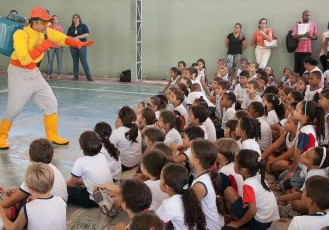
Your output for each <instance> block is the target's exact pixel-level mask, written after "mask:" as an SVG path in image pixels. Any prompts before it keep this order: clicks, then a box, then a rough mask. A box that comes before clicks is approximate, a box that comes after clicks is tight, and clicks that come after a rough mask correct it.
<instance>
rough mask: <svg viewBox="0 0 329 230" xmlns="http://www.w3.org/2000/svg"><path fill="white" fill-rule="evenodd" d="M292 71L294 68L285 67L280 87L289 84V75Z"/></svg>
mask: <svg viewBox="0 0 329 230" xmlns="http://www.w3.org/2000/svg"><path fill="white" fill-rule="evenodd" d="M291 72H292V69H291V68H287V67H286V68H284V70H283V77H282V78H281V80H280V85H279V87H280V88H284V87H287V86H288V84H289V76H290V74H291Z"/></svg>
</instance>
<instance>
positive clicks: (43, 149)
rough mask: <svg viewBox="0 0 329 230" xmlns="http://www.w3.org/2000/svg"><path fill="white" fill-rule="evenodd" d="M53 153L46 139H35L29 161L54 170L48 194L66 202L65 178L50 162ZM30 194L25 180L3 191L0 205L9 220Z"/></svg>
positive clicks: (30, 150) (52, 147) (31, 146)
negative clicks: (52, 183) (17, 187)
mask: <svg viewBox="0 0 329 230" xmlns="http://www.w3.org/2000/svg"><path fill="white" fill-rule="evenodd" d="M53 154H54V146H53V144H52V143H51V142H50V141H48V140H47V139H44V138H40V139H36V140H34V141H33V142H32V143H31V144H30V148H29V157H30V161H31V163H44V164H48V165H49V166H50V168H51V169H52V170H53V172H54V175H55V181H54V185H53V186H52V189H51V190H50V194H51V195H53V196H59V197H61V198H62V199H63V200H64V201H65V202H66V201H67V188H66V183H65V179H64V177H63V175H62V174H61V172H60V171H59V170H58V169H57V168H56V167H55V166H54V165H53V164H52V163H51V161H52V159H53ZM30 195H31V194H30V193H29V191H28V188H27V187H26V183H25V181H23V183H22V185H21V186H20V188H19V189H9V190H7V191H6V192H5V193H4V195H3V196H2V200H1V203H0V205H1V207H2V208H3V209H4V210H5V213H6V214H7V217H8V218H9V219H10V220H16V218H17V217H18V214H19V212H20V210H21V208H22V207H23V206H24V205H25V204H26V201H27V199H28V197H29V196H30Z"/></svg>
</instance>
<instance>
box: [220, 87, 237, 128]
mask: <svg viewBox="0 0 329 230" xmlns="http://www.w3.org/2000/svg"><path fill="white" fill-rule="evenodd" d="M235 100H236V97H235V94H234V93H232V92H229V93H225V94H224V95H223V97H222V99H221V105H222V107H223V108H224V114H223V119H222V127H221V128H222V129H223V130H224V129H225V127H226V123H227V122H228V121H229V120H232V119H233V118H234V115H235V112H236V111H235V107H234V105H235Z"/></svg>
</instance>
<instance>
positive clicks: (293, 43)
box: [286, 30, 298, 53]
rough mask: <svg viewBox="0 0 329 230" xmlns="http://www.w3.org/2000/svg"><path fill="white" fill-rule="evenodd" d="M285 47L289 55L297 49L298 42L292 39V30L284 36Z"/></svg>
mask: <svg viewBox="0 0 329 230" xmlns="http://www.w3.org/2000/svg"><path fill="white" fill-rule="evenodd" d="M286 45H287V50H288V52H289V53H293V52H295V50H296V49H297V46H298V40H297V39H295V38H293V37H292V30H289V32H288V34H287V36H286Z"/></svg>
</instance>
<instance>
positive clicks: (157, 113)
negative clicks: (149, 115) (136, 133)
mask: <svg viewBox="0 0 329 230" xmlns="http://www.w3.org/2000/svg"><path fill="white" fill-rule="evenodd" d="M160 113H161V112H160V111H159V110H158V111H155V118H156V119H157V120H159V118H160Z"/></svg>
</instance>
